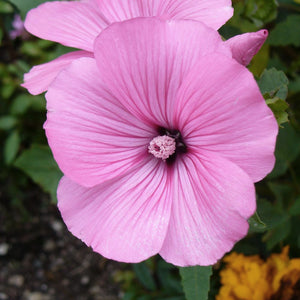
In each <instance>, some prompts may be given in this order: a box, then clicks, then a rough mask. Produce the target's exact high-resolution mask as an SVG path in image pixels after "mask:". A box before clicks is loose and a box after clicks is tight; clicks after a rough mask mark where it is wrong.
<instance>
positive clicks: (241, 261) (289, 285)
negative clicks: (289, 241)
mask: <svg viewBox="0 0 300 300" xmlns="http://www.w3.org/2000/svg"><path fill="white" fill-rule="evenodd" d="M288 252H289V247H288V246H287V247H285V248H283V250H282V253H280V254H272V255H271V256H270V257H269V258H268V259H267V261H266V262H265V261H263V260H262V259H260V258H259V257H258V256H257V255H254V256H245V255H243V254H238V253H235V252H233V253H231V254H230V255H228V256H226V257H225V258H224V262H225V263H226V264H227V265H226V268H225V269H224V270H222V271H221V272H220V276H221V283H222V287H221V289H220V291H219V294H218V296H217V297H216V300H298V299H300V259H299V258H297V259H289V257H288Z"/></svg>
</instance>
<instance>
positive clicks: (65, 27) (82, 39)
mask: <svg viewBox="0 0 300 300" xmlns="http://www.w3.org/2000/svg"><path fill="white" fill-rule="evenodd" d="M24 1H25V0H24ZM107 25H108V23H107V21H106V20H105V18H104V17H103V16H102V15H101V14H100V12H99V11H98V10H97V9H95V6H94V5H93V4H92V3H88V2H86V3H85V2H78V1H72V2H71V1H70V2H67V1H61V2H59V1H54V2H46V3H43V4H41V5H40V6H38V7H37V8H35V9H32V10H30V11H29V13H28V14H27V16H26V20H25V28H26V30H27V31H29V32H30V33H31V34H33V35H35V36H37V37H40V38H42V39H45V40H50V41H54V42H58V43H61V44H63V45H65V46H69V47H74V48H79V49H83V50H87V51H92V50H93V43H94V40H95V38H96V36H97V35H98V34H99V33H100V32H101V30H102V29H104V28H105V27H106V26H107Z"/></svg>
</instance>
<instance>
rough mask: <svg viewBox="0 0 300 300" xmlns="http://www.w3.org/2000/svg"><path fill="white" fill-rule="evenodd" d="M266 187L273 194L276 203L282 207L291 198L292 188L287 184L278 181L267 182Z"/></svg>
mask: <svg viewBox="0 0 300 300" xmlns="http://www.w3.org/2000/svg"><path fill="white" fill-rule="evenodd" d="M268 187H269V188H270V190H271V191H272V193H273V194H274V195H275V198H276V205H277V206H279V207H280V208H282V209H283V208H284V206H285V204H287V203H288V202H289V200H290V199H292V195H293V190H292V189H291V187H290V185H289V184H281V183H279V182H274V181H272V182H268Z"/></svg>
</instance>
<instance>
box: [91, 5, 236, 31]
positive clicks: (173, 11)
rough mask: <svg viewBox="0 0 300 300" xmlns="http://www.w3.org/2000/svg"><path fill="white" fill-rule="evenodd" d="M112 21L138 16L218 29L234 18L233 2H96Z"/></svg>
mask: <svg viewBox="0 0 300 300" xmlns="http://www.w3.org/2000/svg"><path fill="white" fill-rule="evenodd" d="M97 1H98V4H99V8H100V11H101V12H103V14H104V15H105V16H106V17H107V19H108V20H110V21H111V22H116V21H124V20H128V19H131V18H136V17H152V16H159V17H164V18H166V19H185V20H195V21H201V22H203V23H205V24H206V25H207V26H210V27H212V28H214V29H218V28H219V27H221V26H222V25H223V24H225V22H226V21H227V20H228V19H230V18H231V17H232V15H233V8H232V7H231V1H230V0H147V1H145V0H137V1H132V0H122V1H120V0H97Z"/></svg>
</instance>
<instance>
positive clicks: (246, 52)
mask: <svg viewBox="0 0 300 300" xmlns="http://www.w3.org/2000/svg"><path fill="white" fill-rule="evenodd" d="M267 37H268V31H267V30H266V29H262V30H260V31H257V32H248V33H244V34H240V35H236V36H234V37H233V38H231V39H229V40H227V41H226V42H225V44H227V45H228V46H229V47H230V49H231V51H232V57H233V58H234V59H236V60H237V61H238V62H239V63H241V64H242V65H244V66H247V65H248V64H249V63H250V61H251V59H252V58H253V56H254V55H255V54H256V53H257V52H258V51H259V49H260V48H261V46H262V45H263V44H264V42H265V41H266V39H267Z"/></svg>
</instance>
